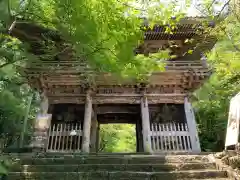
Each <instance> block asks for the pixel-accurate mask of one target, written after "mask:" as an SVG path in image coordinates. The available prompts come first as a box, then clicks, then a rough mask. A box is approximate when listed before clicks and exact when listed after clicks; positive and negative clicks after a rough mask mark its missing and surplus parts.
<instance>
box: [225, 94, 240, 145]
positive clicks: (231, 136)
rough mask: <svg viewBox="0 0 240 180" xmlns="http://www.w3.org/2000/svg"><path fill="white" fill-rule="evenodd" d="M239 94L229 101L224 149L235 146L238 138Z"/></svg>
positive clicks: (239, 121)
mask: <svg viewBox="0 0 240 180" xmlns="http://www.w3.org/2000/svg"><path fill="white" fill-rule="evenodd" d="M239 123H240V93H238V94H237V95H236V96H235V97H234V98H232V99H231V101H230V108H229V116H228V125H227V133H226V141H225V147H227V146H231V145H236V144H237V143H238V136H239Z"/></svg>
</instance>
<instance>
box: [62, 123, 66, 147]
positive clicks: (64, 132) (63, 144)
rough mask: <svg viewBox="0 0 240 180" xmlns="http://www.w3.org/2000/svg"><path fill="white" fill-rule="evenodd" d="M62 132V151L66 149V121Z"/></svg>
mask: <svg viewBox="0 0 240 180" xmlns="http://www.w3.org/2000/svg"><path fill="white" fill-rule="evenodd" d="M62 134H63V140H62V151H64V150H65V139H66V123H64V126H63V132H62Z"/></svg>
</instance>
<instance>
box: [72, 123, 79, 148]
mask: <svg viewBox="0 0 240 180" xmlns="http://www.w3.org/2000/svg"><path fill="white" fill-rule="evenodd" d="M74 130H75V133H76V134H75V135H74V138H73V149H74V150H75V151H76V150H77V137H78V136H77V133H78V123H76V124H75V128H74Z"/></svg>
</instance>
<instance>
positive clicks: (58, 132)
mask: <svg viewBox="0 0 240 180" xmlns="http://www.w3.org/2000/svg"><path fill="white" fill-rule="evenodd" d="M82 132H83V131H82V124H81V123H80V122H78V123H57V124H53V125H52V126H51V128H50V129H49V138H48V147H47V151H51V152H61V151H62V152H69V151H81V143H82Z"/></svg>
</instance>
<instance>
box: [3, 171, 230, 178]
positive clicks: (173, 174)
mask: <svg viewBox="0 0 240 180" xmlns="http://www.w3.org/2000/svg"><path fill="white" fill-rule="evenodd" d="M209 178H216V180H217V179H219V178H226V172H224V171H217V170H198V171H196V170H192V171H170V172H132V171H124V172H122V171H112V172H107V171H101V172H100V171H99V172H96V171H95V172H39V173H32V172H30V173H22V172H19V173H17V172H15V173H14V172H13V173H10V174H9V176H8V177H7V180H24V179H34V180H50V179H51V180H76V179H84V180H88V179H89V180H97V179H98V180H99V179H101V180H109V179H111V180H123V179H131V180H134V179H136V180H140V179H147V180H148V179H149V180H150V179H151V180H158V179H166V180H176V179H178V180H179V179H189V180H190V179H209Z"/></svg>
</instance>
